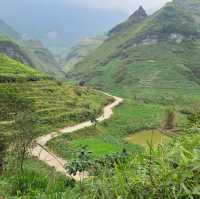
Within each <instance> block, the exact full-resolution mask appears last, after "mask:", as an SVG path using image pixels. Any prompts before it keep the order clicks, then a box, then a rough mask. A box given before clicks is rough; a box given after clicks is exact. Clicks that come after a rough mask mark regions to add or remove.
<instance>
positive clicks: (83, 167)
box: [65, 146, 92, 182]
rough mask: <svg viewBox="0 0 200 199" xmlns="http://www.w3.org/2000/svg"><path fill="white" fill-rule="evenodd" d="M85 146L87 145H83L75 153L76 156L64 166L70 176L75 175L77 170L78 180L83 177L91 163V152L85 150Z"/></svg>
mask: <svg viewBox="0 0 200 199" xmlns="http://www.w3.org/2000/svg"><path fill="white" fill-rule="evenodd" d="M86 148H87V146H83V147H82V148H81V149H80V151H79V152H78V153H77V156H76V158H75V159H74V160H72V161H71V162H69V163H68V164H67V165H66V166H65V168H66V170H67V172H68V173H69V174H70V175H71V176H75V175H76V174H77V173H78V172H79V173H80V182H82V180H83V179H84V178H85V172H86V171H88V169H89V168H90V166H91V165H92V158H91V152H89V151H87V149H86Z"/></svg>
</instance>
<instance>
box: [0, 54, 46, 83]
mask: <svg viewBox="0 0 200 199" xmlns="http://www.w3.org/2000/svg"><path fill="white" fill-rule="evenodd" d="M24 78H26V79H35V78H36V79H43V78H47V75H45V74H42V73H40V72H38V71H36V70H35V69H33V68H31V67H29V66H26V65H24V64H22V63H20V62H17V61H15V60H13V59H11V58H9V57H8V56H6V55H4V54H0V82H9V81H16V80H17V79H24Z"/></svg>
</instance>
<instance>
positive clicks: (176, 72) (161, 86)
mask: <svg viewBox="0 0 200 199" xmlns="http://www.w3.org/2000/svg"><path fill="white" fill-rule="evenodd" d="M193 8H194V9H193ZM142 10H143V9H142V8H141V7H140V8H139V10H137V11H136V12H135V13H134V14H133V15H132V16H133V17H130V18H132V21H134V23H132V24H131V23H130V18H129V19H128V21H126V22H125V23H122V24H120V25H118V26H117V27H123V28H122V30H120V31H116V30H119V28H117V27H116V28H114V29H113V30H115V31H113V30H112V31H111V32H110V36H109V38H108V39H107V40H106V41H105V42H104V43H103V44H102V45H101V46H100V47H99V48H98V49H96V50H95V51H94V52H93V53H92V54H90V56H88V57H87V58H85V59H84V60H83V61H81V62H79V63H78V64H77V65H76V66H75V67H74V69H73V70H71V71H70V72H69V73H68V77H69V78H72V79H74V80H80V79H82V80H86V81H87V82H88V84H90V85H93V86H95V87H97V88H101V89H106V90H110V91H114V92H116V93H118V94H121V95H124V96H129V97H130V96H132V97H133V96H134V97H136V98H141V99H142V100H146V101H154V100H160V101H170V102H173V100H174V99H177V98H179V97H180V96H181V99H182V100H181V102H184V100H189V96H193V95H195V96H196V95H198V94H197V90H198V89H199V88H200V50H199V49H200V14H199V13H200V2H199V1H197V0H174V1H173V2H170V3H168V4H166V5H165V6H164V7H163V8H161V9H160V10H159V11H157V12H156V13H154V14H153V15H151V16H148V17H145V14H144V11H142ZM137 13H141V16H138V14H137ZM140 17H141V20H139V21H138V19H140ZM127 23H129V24H131V25H124V24H127ZM186 95H187V96H186Z"/></svg>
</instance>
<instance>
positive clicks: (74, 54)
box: [64, 36, 106, 72]
mask: <svg viewBox="0 0 200 199" xmlns="http://www.w3.org/2000/svg"><path fill="white" fill-rule="evenodd" d="M105 39H106V37H105V36H98V37H89V38H86V39H83V40H82V41H80V43H79V44H77V45H76V46H74V47H73V48H72V49H71V50H70V52H69V53H68V55H67V57H66V58H65V61H64V62H65V63H64V71H65V72H68V71H69V70H71V69H72V68H73V66H74V65H76V64H77V63H78V62H80V61H81V60H83V59H84V58H85V57H87V56H88V55H89V54H90V53H91V52H93V51H94V50H95V49H97V48H98V47H99V46H100V45H101V44H102V43H103V41H104V40H105Z"/></svg>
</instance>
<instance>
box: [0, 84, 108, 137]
mask: <svg viewBox="0 0 200 199" xmlns="http://www.w3.org/2000/svg"><path fill="white" fill-rule="evenodd" d="M0 90H1V91H2V92H5V91H7V92H8V91H10V93H14V94H15V95H17V96H23V97H25V98H27V99H31V100H32V101H33V106H34V108H35V110H36V113H37V116H38V120H39V121H40V122H39V124H38V125H37V129H38V132H39V133H40V134H44V133H49V132H51V131H53V130H56V129H58V128H62V127H66V126H70V125H73V124H76V123H79V122H82V121H85V120H87V119H88V118H89V117H90V114H91V113H93V114H97V115H98V114H100V113H101V111H102V107H103V106H104V105H105V104H107V103H108V102H109V100H111V98H110V97H106V96H105V95H103V94H101V93H98V92H96V91H94V90H91V89H87V88H83V87H75V86H71V85H68V84H65V83H61V84H60V83H59V82H56V81H52V80H42V81H34V82H32V81H29V82H26V84H23V83H20V82H18V83H12V84H7V83H2V84H0ZM1 106H4V104H1ZM9 112H10V113H9ZM7 113H8V118H6V120H7V121H9V120H13V116H14V115H13V113H12V110H8V112H7ZM3 117H4V120H5V115H4V116H3ZM2 121H3V120H2Z"/></svg>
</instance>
